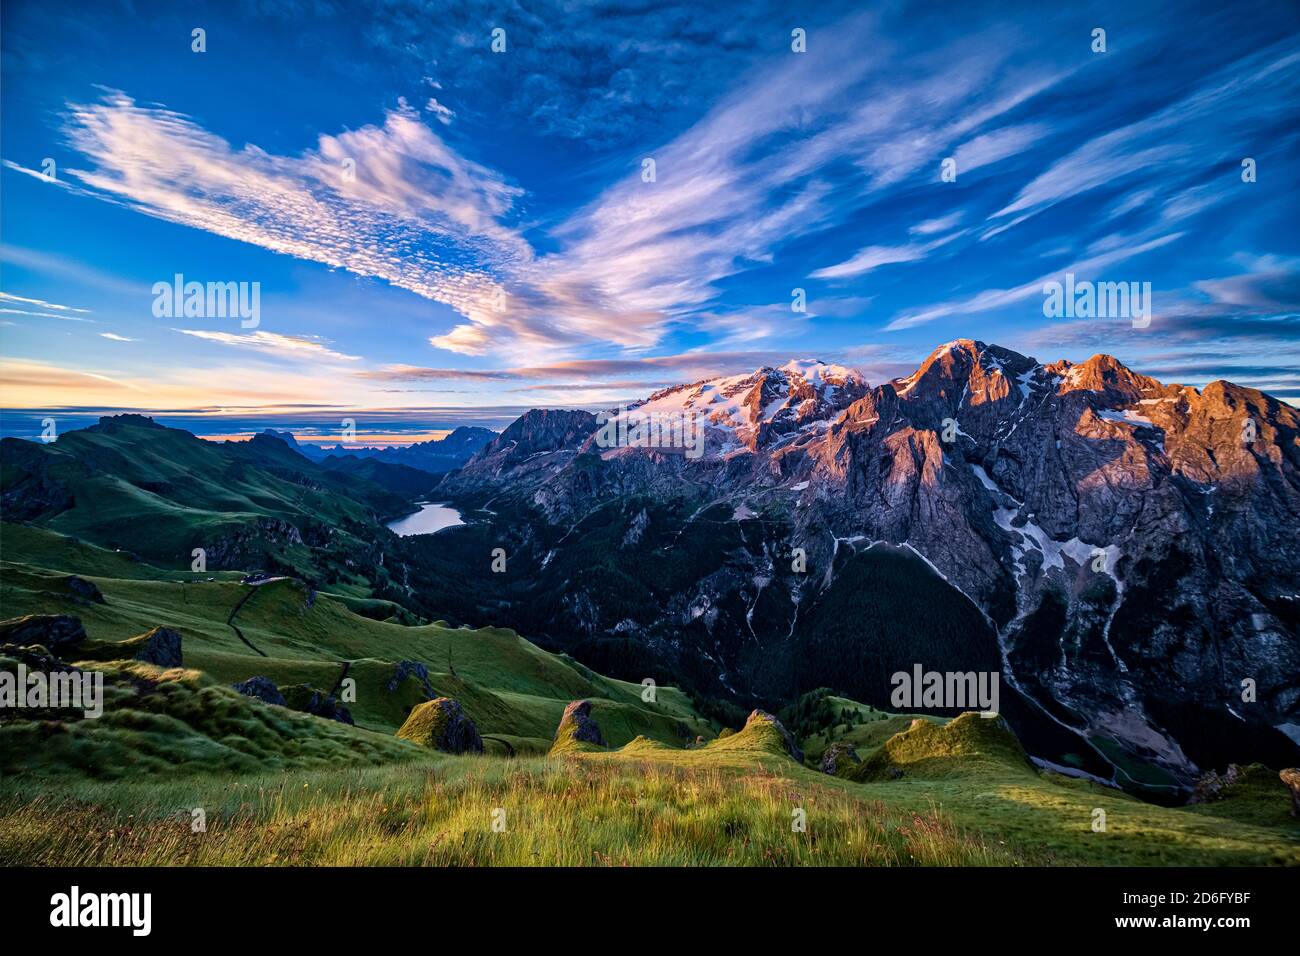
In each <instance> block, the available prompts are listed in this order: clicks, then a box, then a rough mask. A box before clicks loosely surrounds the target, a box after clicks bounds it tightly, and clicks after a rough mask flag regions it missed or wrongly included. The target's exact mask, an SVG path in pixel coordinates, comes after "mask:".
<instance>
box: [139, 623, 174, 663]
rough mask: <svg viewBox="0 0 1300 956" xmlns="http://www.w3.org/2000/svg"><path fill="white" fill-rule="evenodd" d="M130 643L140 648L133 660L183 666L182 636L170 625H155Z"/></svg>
mask: <svg viewBox="0 0 1300 956" xmlns="http://www.w3.org/2000/svg"><path fill="white" fill-rule="evenodd" d="M129 643H131V644H134V645H136V646H137V648H138V649H137V650H136V652H135V656H134V657H133V658H132V660H137V661H144V662H145V663H146V664H153V665H154V666H156V667H181V666H182V664H181V636H180V635H179V634H177V633H176V632H175V631H173V630H172V629H171V628H170V627H155V628H154V629H153V630H152V631H149V632H148V633H147V634H142V635H141V636H140V637H137V638H133V639H132V640H131V641H130V642H129Z"/></svg>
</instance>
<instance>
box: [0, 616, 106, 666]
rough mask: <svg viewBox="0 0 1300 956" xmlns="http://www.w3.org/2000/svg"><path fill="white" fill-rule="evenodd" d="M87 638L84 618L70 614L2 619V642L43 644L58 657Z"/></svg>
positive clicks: (29, 645)
mask: <svg viewBox="0 0 1300 956" xmlns="http://www.w3.org/2000/svg"><path fill="white" fill-rule="evenodd" d="M85 640H86V628H85V627H84V626H82V623H81V619H80V618H77V617H72V616H70V615H67V614H27V615H24V616H23V617H14V618H10V619H9V620H7V621H3V622H0V644H17V645H19V646H23V647H33V646H36V645H40V646H41V647H44V648H45V649H46V650H47V651H49V652H50V653H52V654H54V655H55V656H56V657H61V656H63V655H64V654H66V653H67V652H68V651H71V650H72V649H73V648H75V647H77V646H78V645H79V644H81V643H82V642H83V641H85Z"/></svg>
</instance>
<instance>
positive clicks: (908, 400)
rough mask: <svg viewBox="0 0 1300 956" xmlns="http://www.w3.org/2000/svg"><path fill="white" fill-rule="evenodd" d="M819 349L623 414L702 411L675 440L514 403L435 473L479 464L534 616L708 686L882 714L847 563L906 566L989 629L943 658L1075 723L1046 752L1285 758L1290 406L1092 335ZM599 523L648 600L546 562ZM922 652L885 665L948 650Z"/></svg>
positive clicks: (1296, 522)
mask: <svg viewBox="0 0 1300 956" xmlns="http://www.w3.org/2000/svg"><path fill="white" fill-rule="evenodd" d="M829 368H830V367H827V366H824V365H821V363H811V362H798V363H791V364H789V365H787V366H784V367H783V368H781V369H760V370H759V371H757V372H755V373H752V374H751V375H742V376H733V377H729V378H723V379H716V380H711V381H709V382H702V383H696V384H694V385H688V386H679V387H676V388H672V389H666V390H664V391H661V392H659V393H656V394H655V395H653V396H651V397H650V398H649V399H647V400H646V401H645V402H644V403H641V405H639V406H635V407H636V408H643V409H648V410H656V409H658V410H665V411H668V410H671V409H678V410H686V409H689V410H694V411H698V412H701V413H702V414H704V416H705V417H706V421H707V425H706V434H707V440H706V442H705V446H704V454H703V455H702V456H701V457H699V458H696V459H691V458H688V457H686V456H684V455H681V454H664V453H659V452H657V451H656V450H655V449H653V448H616V449H612V450H611V449H605V448H601V447H598V446H597V445H596V443H595V432H596V424H595V421H594V420H592V421H590V422H588V421H587V420H586V419H582V420H581V422H579V421H578V420H577V419H576V418H575V419H572V420H568V419H566V422H567V424H569V425H572V426H573V427H572V428H568V427H558V424H559V419H556V418H555V417H554V416H555V415H557V414H559V413H553V412H540V411H533V412H529V413H528V414H527V415H525V416H524V417H523V418H521V419H519V420H518V421H517V422H516V423H515V424H514V425H512V426H510V427H509V428H507V429H506V431H505V432H503V433H502V435H501V436H500V438H499V439H498V440H497V441H496V442H494V443H493V444H494V445H495V446H496V447H495V448H493V447H492V446H489V447H488V448H485V449H484V450H483V452H481V453H480V454H479V455H478V456H476V457H475V458H474V459H472V460H471V461H470V462H468V463H467V464H466V466H465V468H464V470H463V471H462V472H461V473H460V474H453V475H451V476H448V478H446V479H444V481H443V484H442V489H443V490H445V491H446V492H447V493H448V494H449V495H450V496H453V497H454V496H455V495H456V494H458V493H460V492H461V491H468V490H471V489H474V490H477V491H482V490H484V486H485V485H489V486H491V492H492V493H493V494H494V495H495V496H496V498H495V500H496V501H497V502H499V503H500V504H502V505H503V506H513V507H515V508H516V509H518V511H520V512H524V513H527V514H529V515H530V516H536V518H537V519H539V521H540V522H541V525H540V526H534V527H533V528H532V529H531V531H530V536H529V538H527V539H523V540H520V541H518V542H515V548H514V550H511V559H512V561H518V562H529V561H534V562H536V565H537V566H541V567H544V569H545V574H544V575H539V576H538V577H537V578H536V579H535V586H536V588H537V589H538V592H537V593H533V592H530V591H527V590H526V589H524V590H521V591H520V593H519V594H518V600H519V602H520V604H521V605H528V606H529V607H530V608H533V607H535V605H531V604H529V601H530V600H533V599H535V598H537V597H538V595H539V594H541V593H545V592H546V590H547V589H552V588H555V587H559V586H563V588H564V591H563V594H562V600H559V601H552V602H548V604H547V607H548V608H551V609H552V610H550V611H548V613H549V614H550V617H549V618H548V619H547V620H546V621H545V622H544V623H542V624H541V625H540V629H541V630H542V631H543V632H544V633H546V634H548V635H550V636H551V637H552V638H553V639H555V640H556V641H558V642H564V641H566V640H568V641H572V642H575V643H576V641H577V640H582V641H587V642H588V643H589V644H590V642H594V641H600V640H609V639H617V640H618V641H623V642H626V641H629V640H637V641H639V642H640V644H641V646H642V647H643V648H645V653H646V654H647V655H649V656H650V657H651V658H652V659H654V660H656V661H659V662H660V663H661V664H662V666H664V667H666V668H671V669H672V671H673V672H674V673H683V674H686V675H688V677H689V679H690V680H691V681H693V682H694V683H695V684H696V685H697V686H701V687H704V688H706V689H707V690H709V691H711V692H714V693H723V694H726V693H734V694H735V695H736V696H737V697H739V698H742V699H743V698H744V697H745V696H746V695H752V696H757V697H759V699H763V698H764V697H767V698H768V699H781V697H782V695H786V696H788V694H790V693H791V692H801V691H804V690H810V689H812V688H814V687H816V686H818V683H831V682H837V681H838V682H841V683H845V684H847V685H848V686H844V687H843V688H842V689H843V690H844V691H845V692H846V693H848V694H849V696H853V697H855V698H856V699H863V700H869V701H874V702H876V703H877V704H878V705H883V706H888V697H887V694H888V686H887V681H888V674H889V667H886V666H884V665H883V664H882V665H881V666H880V668H879V669H878V670H872V667H873V666H875V665H874V664H873V662H876V661H880V660H883V657H881V656H880V655H879V654H877V653H876V652H877V651H878V650H879V648H875V647H873V648H871V653H868V654H865V663H863V664H861V666H859V663H858V662H859V660H862V659H864V654H863V652H857V653H856V654H855V652H854V649H853V647H852V646H851V645H850V644H849V643H848V642H851V640H852V635H851V633H848V632H845V631H843V629H844V628H848V631H850V632H851V631H852V627H849V624H845V623H844V622H845V621H848V622H849V623H854V622H855V621H856V618H854V617H852V615H853V614H854V613H855V612H854V611H852V610H851V609H850V608H851V605H852V594H853V593H856V592H857V591H859V590H860V589H861V587H862V582H863V580H864V578H863V574H864V573H868V574H869V575H875V578H874V579H875V580H879V579H880V573H881V570H882V566H883V565H887V564H889V563H890V562H893V566H898V565H899V564H900V562H902V561H904V560H905V559H906V560H912V561H913V563H915V562H916V560H923V562H924V563H925V564H927V565H928V566H929V568H930V569H931V571H932V572H933V574H934V575H936V576H938V577H940V578H942V581H943V582H946V585H943V584H940V585H939V586H940V587H945V586H946V587H947V588H948V589H949V591H950V592H951V597H952V601H953V602H956V603H957V604H960V605H964V606H966V607H968V608H969V610H970V611H971V613H972V614H975V615H977V618H979V617H982V619H983V621H984V622H985V623H984V625H981V627H983V628H984V629H985V631H986V634H977V633H974V632H973V631H971V629H970V627H969V626H968V625H967V624H966V623H965V622H964V621H963V622H962V624H961V629H962V631H963V633H965V634H966V635H967V636H966V638H964V639H959V638H958V637H957V636H955V635H954V636H953V637H952V639H951V641H950V644H948V645H944V646H945V647H949V648H950V647H960V646H966V647H969V648H970V649H971V651H972V653H977V655H978V660H977V661H974V662H972V661H961V662H959V663H961V665H962V666H961V668H960V669H963V670H966V669H971V667H974V666H978V667H983V668H985V669H989V668H992V669H998V670H1000V671H1002V678H1003V682H1004V685H1010V686H1009V688H1008V689H1007V691H1006V693H1007V694H1010V695H1012V697H1014V698H1015V699H1014V700H1012V701H1010V703H1011V704H1012V705H1016V704H1021V705H1023V704H1024V701H1023V699H1024V698H1028V699H1029V700H1030V701H1032V702H1036V703H1029V704H1028V705H1027V709H1023V712H1022V714H1021V718H1022V719H1023V717H1024V715H1025V714H1028V715H1031V716H1033V717H1034V719H1037V720H1039V721H1041V722H1042V723H1043V724H1044V726H1045V727H1046V728H1047V730H1048V731H1049V732H1050V734H1051V735H1053V738H1054V740H1055V739H1056V738H1059V737H1060V736H1061V735H1065V736H1068V737H1074V738H1077V740H1076V742H1075V743H1073V744H1069V743H1063V742H1060V741H1059V740H1056V744H1057V749H1058V751H1059V753H1058V756H1064V755H1066V754H1069V753H1078V754H1081V755H1082V756H1083V758H1084V759H1085V761H1086V763H1087V765H1088V768H1089V770H1090V772H1095V773H1100V774H1102V775H1103V776H1106V775H1110V774H1114V775H1115V777H1116V779H1118V780H1120V782H1123V780H1124V779H1125V778H1124V772H1123V771H1122V770H1121V769H1119V768H1120V766H1121V765H1122V763H1123V761H1122V760H1120V761H1116V760H1113V759H1112V758H1113V754H1114V748H1115V747H1118V748H1120V749H1121V750H1123V751H1126V752H1127V755H1128V757H1130V758H1136V759H1139V760H1141V761H1143V762H1146V763H1148V764H1153V765H1155V766H1156V767H1158V768H1159V769H1160V771H1161V772H1162V773H1164V774H1167V775H1168V778H1167V779H1168V783H1169V785H1175V784H1178V783H1182V784H1184V785H1186V784H1188V783H1190V781H1192V780H1194V779H1195V777H1196V775H1197V773H1198V771H1199V769H1200V768H1201V767H1213V766H1218V767H1223V766H1226V764H1227V763H1228V762H1229V761H1230V760H1252V759H1257V760H1263V761H1264V762H1266V763H1271V764H1272V765H1275V766H1276V765H1280V764H1285V765H1289V764H1293V763H1294V762H1295V760H1296V757H1297V756H1300V749H1297V746H1296V742H1297V738H1300V688H1298V687H1296V686H1295V681H1294V676H1295V674H1297V673H1300V598H1297V595H1300V412H1298V411H1297V410H1296V409H1295V408H1293V407H1291V406H1289V405H1287V404H1285V403H1283V402H1280V401H1278V400H1276V399H1274V398H1272V397H1270V396H1268V395H1266V394H1264V393H1262V392H1259V391H1256V390H1254V389H1249V388H1242V387H1239V386H1236V385H1232V384H1229V383H1227V382H1222V381H1219V382H1212V383H1210V384H1209V385H1207V386H1206V387H1205V388H1203V389H1199V390H1198V389H1194V388H1191V387H1188V386H1183V385H1166V384H1163V383H1161V382H1159V381H1157V380H1155V379H1153V378H1150V377H1148V376H1145V375H1141V374H1138V373H1136V372H1134V371H1132V370H1130V369H1129V368H1127V367H1126V366H1124V365H1123V364H1122V363H1121V362H1119V361H1118V360H1116V359H1115V358H1113V357H1111V356H1108V355H1096V356H1093V357H1092V358H1090V359H1088V360H1087V361H1086V362H1082V363H1078V364H1075V363H1072V362H1068V361H1058V362H1053V363H1049V364H1044V363H1042V362H1039V361H1037V360H1035V359H1033V358H1029V357H1027V356H1024V355H1020V354H1018V353H1016V352H1013V351H1011V350H1009V349H1005V348H1001V347H999V346H996V345H986V344H984V343H982V342H976V341H972V340H968V339H963V340H958V341H955V342H950V343H948V344H947V345H944V346H942V347H940V348H938V349H936V350H935V351H934V352H933V353H932V354H931V355H930V356H929V357H928V358H927V359H926V360H925V361H924V362H923V363H922V364H921V365H920V367H919V368H918V369H917V370H916V371H915V372H914V373H913V374H911V375H909V376H907V377H906V378H900V379H895V380H893V381H891V382H886V383H883V384H879V385H868V384H867V383H866V382H865V381H862V380H861V377H860V376H856V377H854V376H850V375H846V374H843V373H841V372H839V371H835V372H831V371H828V370H827V369H829ZM814 369H816V370H817V371H814ZM855 375H856V373H855ZM544 422H551V423H553V426H555V427H550V426H548V427H543V423H544ZM507 436H518V437H517V438H515V437H507ZM526 436H527V437H528V441H527V442H525V441H524V438H525V437H526ZM511 442H515V444H511ZM634 497H635V505H627V504H625V503H626V502H629V501H630V500H632V499H633V498H634ZM493 507H494V508H496V507H497V506H496V505H494V506H493ZM620 509H622V510H621V511H620ZM724 509H725V510H724ZM597 515H599V521H600V527H602V528H607V527H609V526H610V523H611V522H614V523H616V524H615V526H614V527H613V530H612V531H609V532H608V536H609V539H610V540H611V541H613V542H615V544H614V546H615V547H618V548H619V549H620V551H621V552H625V555H622V554H621V555H620V557H621V558H622V561H621V563H620V573H622V574H624V575H626V576H627V577H628V578H630V579H632V580H634V581H636V582H638V583H637V585H636V587H639V588H641V589H643V590H644V591H646V592H647V593H653V594H654V595H655V600H654V602H653V604H654V606H655V607H657V608H659V609H660V611H659V613H658V615H657V616H656V615H652V614H651V613H650V612H649V605H647V611H646V613H645V614H643V615H639V616H638V615H636V614H629V612H628V611H627V609H626V607H625V605H626V602H627V595H628V594H629V593H633V592H632V591H629V587H627V586H623V585H622V584H620V585H619V586H618V587H613V586H612V585H609V584H606V583H605V582H606V579H604V578H595V577H593V576H592V575H590V574H589V573H587V572H586V569H584V568H581V567H577V566H570V565H568V564H566V561H567V560H568V559H567V557H566V550H565V548H561V547H557V546H556V542H558V541H559V540H560V538H561V537H562V536H563V535H564V534H565V533H567V532H569V531H570V530H571V529H574V528H578V527H580V526H581V525H582V524H583V522H584V521H587V520H589V519H590V520H592V521H593V522H594V521H595V516H597ZM727 516H730V518H731V521H730V522H728V521H727ZM751 518H752V519H755V520H752V521H751V520H749V519H751ZM617 522H621V524H617ZM733 524H734V525H738V526H739V528H738V529H737V531H736V532H735V533H733V532H732V531H731V530H730V529H731V526H732V525H733ZM545 525H549V526H551V527H553V528H554V529H555V533H554V534H552V535H548V534H546V533H545V527H544V526H545ZM570 540H572V539H570ZM711 543H716V548H717V550H716V552H708V551H707V549H708V547H709V546H710V544H711ZM530 548H532V549H535V552H530V551H529V549H530ZM796 548H797V549H799V550H800V552H801V553H802V559H801V560H802V562H803V568H804V569H803V570H802V571H801V570H799V569H798V568H795V567H792V559H791V556H792V553H793V552H794V550H795V549H796ZM691 549H694V550H691ZM891 549H892V550H891ZM688 554H689V555H692V556H693V557H692V560H694V561H695V562H696V563H695V564H693V565H692V568H693V569H696V568H698V572H697V571H696V570H693V571H692V573H691V574H690V575H686V576H682V577H680V579H678V578H672V581H673V588H672V589H671V591H664V593H663V594H659V593H658V591H657V590H656V588H659V589H661V590H662V588H661V585H660V584H659V583H656V582H661V581H662V580H664V574H665V573H670V572H672V571H673V568H674V565H672V564H670V563H669V564H666V563H665V561H664V560H660V559H661V556H669V557H673V558H675V560H678V561H681V560H684V559H685V556H686V555H688ZM678 555H680V556H682V557H676V556H678ZM909 556H910V558H909ZM918 556H919V557H918ZM864 561H875V562H876V564H875V565H873V566H872V567H871V568H870V569H869V572H863V571H861V569H860V567H859V566H860V565H861V564H862V563H863V562H864ZM524 566H526V564H525V565H524ZM885 570H888V568H887V567H886V568H885ZM907 573H908V574H910V573H911V572H910V571H909V572H907ZM855 575H856V577H855ZM841 582H845V583H844V584H841ZM679 585H680V586H679ZM927 593H928V592H927ZM914 604H915V602H913V605H910V606H904V610H908V608H909V607H910V608H911V609H912V610H913V611H915V613H917V614H920V615H921V618H924V617H925V613H928V614H930V615H931V617H933V616H934V615H935V614H941V615H942V614H948V613H950V611H949V610H944V611H940V610H938V609H936V608H927V609H926V611H925V613H922V612H921V611H916V610H915V607H914ZM972 605H973V606H972ZM846 615H849V616H848V617H846ZM502 623H510V622H509V620H508V618H507V620H505V621H503V622H502ZM529 623H530V626H532V627H533V628H534V629H538V627H539V626H538V625H537V624H535V623H533V619H531V618H530V621H529ZM924 626H925V621H924V620H921V621H920V623H915V624H909V628H911V629H913V630H915V629H917V628H921V627H924ZM837 627H838V628H840V629H841V630H840V631H836V630H835V628H837ZM828 634H833V635H834V640H835V641H838V642H839V643H828V642H829V641H830V638H828V636H827V635H828ZM575 635H576V637H575ZM963 641H964V644H963ZM924 650H926V647H925V646H922V647H919V648H918V649H917V650H915V651H912V652H910V655H909V654H906V653H903V651H899V652H898V653H899V655H901V658H902V659H900V660H897V661H890V666H893V665H894V664H903V665H905V666H910V665H911V663H913V662H917V661H921V662H922V663H924V664H925V665H926V666H941V667H942V668H943V669H946V668H947V663H946V660H945V661H941V660H933V661H929V660H923V659H922V658H920V657H918V656H917V655H918V654H920V653H921V652H922V651H924ZM944 653H945V654H947V653H949V651H944ZM843 655H848V656H847V657H843ZM783 660H784V661H786V662H787V663H788V666H786V665H785V664H781V663H780V662H781V661H783ZM795 661H799V662H802V663H800V664H798V665H796V664H795V663H794V662H795ZM826 661H831V662H832V663H833V664H834V666H833V667H832V664H831V663H825V662H826ZM954 666H955V665H954ZM818 668H821V670H818ZM791 674H795V675H796V676H795V677H793V678H792V677H791V676H790V675H791ZM1247 678H1249V680H1250V681H1252V682H1253V684H1252V687H1253V691H1254V698H1253V700H1251V701H1250V702H1249V703H1247V702H1245V701H1243V696H1242V695H1243V686H1242V681H1243V680H1244V679H1247ZM791 680H794V681H795V684H794V686H791ZM805 682H806V683H805ZM850 692H851V693H850ZM1004 697H1005V695H1004ZM751 699H752V698H751ZM1046 711H1050V712H1051V716H1050V717H1049V716H1046ZM1210 728H1212V730H1210ZM1207 731H1208V732H1207ZM1288 754H1289V755H1290V756H1288Z"/></svg>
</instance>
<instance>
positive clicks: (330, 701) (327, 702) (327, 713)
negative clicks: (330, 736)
mask: <svg viewBox="0 0 1300 956" xmlns="http://www.w3.org/2000/svg"><path fill="white" fill-rule="evenodd" d="M280 692H281V693H283V694H284V706H286V707H290V708H292V709H294V710H301V711H302V712H303V713H305V714H311V715H313V716H315V717H324V718H325V719H326V720H337V721H338V722H339V723H341V724H351V723H353V720H352V713H351V712H350V711H349V710H348V709H347V708H346V707H344V706H342V705H341V704H339V703H337V702H336V701H335V700H334V697H333V696H332V695H331V694H327V693H325V691H323V690H318V689H317V688H315V687H311V686H309V685H307V684H289V685H287V686H285V687H281V688H280Z"/></svg>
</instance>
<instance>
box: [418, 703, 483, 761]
mask: <svg viewBox="0 0 1300 956" xmlns="http://www.w3.org/2000/svg"><path fill="white" fill-rule="evenodd" d="M397 736H399V737H401V738H402V739H404V740H410V741H413V742H414V743H417V744H421V745H422V746H425V747H432V748H433V749H434V750H441V751H442V752H443V753H449V754H463V753H482V752H483V738H482V737H480V736H479V733H478V728H477V727H476V726H475V724H474V721H473V720H471V719H470V717H469V715H468V714H466V713H465V710H464V708H463V707H461V705H460V703H459V702H458V701H455V700H452V699H451V698H450V697H436V698H434V699H433V700H427V701H425V702H424V703H423V704H417V705H416V706H415V707H412V708H411V713H410V714H409V715H407V718H406V721H405V723H403V724H402V726H401V727H400V728H399V729H398V731H397Z"/></svg>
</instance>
